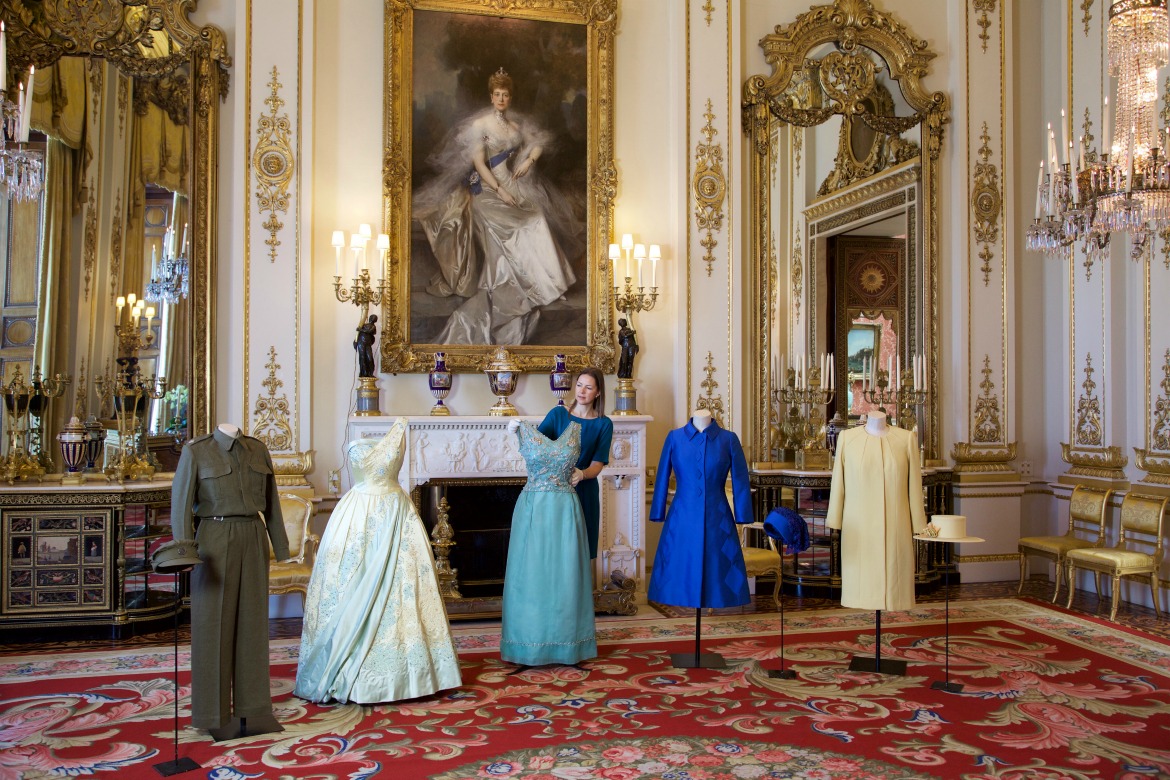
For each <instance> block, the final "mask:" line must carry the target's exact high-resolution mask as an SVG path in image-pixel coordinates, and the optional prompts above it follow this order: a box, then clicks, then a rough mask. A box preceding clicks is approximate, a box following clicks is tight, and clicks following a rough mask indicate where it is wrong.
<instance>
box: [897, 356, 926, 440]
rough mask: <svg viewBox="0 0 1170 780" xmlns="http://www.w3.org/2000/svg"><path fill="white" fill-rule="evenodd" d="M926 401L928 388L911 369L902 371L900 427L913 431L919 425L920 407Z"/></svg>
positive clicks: (899, 391)
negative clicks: (919, 382) (924, 387)
mask: <svg viewBox="0 0 1170 780" xmlns="http://www.w3.org/2000/svg"><path fill="white" fill-rule="evenodd" d="M925 403H926V390H925V389H923V388H922V387H921V386H920V385H919V384H918V382H917V381H916V379H915V376H914V372H913V371H911V370H910V369H908V368H907V369H905V370H903V371H902V376H901V377H899V383H898V427H899V428H903V429H905V430H907V431H912V430H914V429H915V428H917V427H918V409H919V408H920V407H921V406H922V405H923V404H925Z"/></svg>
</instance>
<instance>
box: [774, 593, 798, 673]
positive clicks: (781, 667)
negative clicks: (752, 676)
mask: <svg viewBox="0 0 1170 780" xmlns="http://www.w3.org/2000/svg"><path fill="white" fill-rule="evenodd" d="M776 576H777V577H779V576H780V575H779V574H777V575H776ZM768 677H770V678H772V679H773V680H791V679H794V678H795V677H796V672H794V671H792V670H791V669H786V668H784V588H783V587H781V588H780V668H779V669H769V670H768Z"/></svg>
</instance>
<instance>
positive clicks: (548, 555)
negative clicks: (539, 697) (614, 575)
mask: <svg viewBox="0 0 1170 780" xmlns="http://www.w3.org/2000/svg"><path fill="white" fill-rule="evenodd" d="M588 550H589V542H588V539H587V538H586V535H585V518H584V516H583V515H582V513H581V502H580V501H579V500H578V498H577V494H576V493H574V492H572V491H570V492H567V493H557V492H547V491H533V492H527V491H525V492H522V493H521V494H520V498H519V499H518V500H517V502H516V509H515V511H514V512H513V515H512V532H511V535H510V540H509V542H508V569H507V572H506V574H505V576H504V610H503V611H504V616H503V620H502V626H501V633H500V658H502V659H503V660H505V661H510V662H512V663H515V664H522V665H524V666H539V665H541V664H574V663H577V662H578V661H583V660H585V659H588V658H593V657H595V656H596V655H597V639H596V632H595V627H594V620H593V583H592V576H591V574H590V571H589V552H588Z"/></svg>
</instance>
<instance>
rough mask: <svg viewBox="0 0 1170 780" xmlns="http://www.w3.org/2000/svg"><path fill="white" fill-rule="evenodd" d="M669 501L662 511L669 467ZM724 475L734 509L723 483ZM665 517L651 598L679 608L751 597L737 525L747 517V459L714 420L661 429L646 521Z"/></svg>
mask: <svg viewBox="0 0 1170 780" xmlns="http://www.w3.org/2000/svg"><path fill="white" fill-rule="evenodd" d="M672 471H673V472H674V475H675V483H676V487H675V493H674V499H673V500H672V501H671V502H670V510H669V511H667V510H666V496H667V489H668V485H669V482H670V475H671V472H672ZM728 474H730V475H731V488H732V496H733V498H734V501H735V513H734V514H732V511H731V505H730V504H728V502H727V495H726V493H725V486H726V484H727V477H728ZM664 517H665V519H666V527H665V528H664V529H663V531H662V537H661V539H659V541H658V549H657V551H656V552H655V554H654V571H653V574H652V575H651V578H650V591H649V593H648V595H649V597H650V599H651V600H652V601H656V602H658V603H660V604H673V605H675V606H679V607H733V606H738V605H741V604H747V603H748V602H749V601H750V600H751V595H750V594H749V593H748V587H747V570H746V568H745V567H744V562H743V551H742V550H741V549H740V546H739V533H738V531H737V530H736V527H735V524H736V523H750V522H751V521H752V519H753V512H752V496H751V484H750V481H749V479H748V467H747V459H746V458H745V457H744V454H743V447H742V446H741V445H740V443H739V437H738V436H736V435H735V433H734V432H732V431H729V430H727V429H725V428H721V427H720V426H719V424H718V423H717V422H715V421H714V420H712V421H711V424H710V425H708V426H707V427H706V428H704V429H703V430H702V431H700V430H699V429H698V428H696V427H695V426H694V424H693V423H691V422H688V423H687V424H686V425H684V426H683V427H681V428H677V429H675V430H673V431H671V432H670V433H668V434H666V442H665V443H664V444H663V446H662V456H661V458H660V459H659V462H658V473H657V474H656V475H655V477H654V500H653V502H652V503H651V505H650V520H651V521H652V522H656V521H660V520H662V519H663V518H664Z"/></svg>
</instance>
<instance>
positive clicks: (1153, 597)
mask: <svg viewBox="0 0 1170 780" xmlns="http://www.w3.org/2000/svg"><path fill="white" fill-rule="evenodd" d="M1156 579H1158V575H1157V574H1151V575H1150V576H1149V578H1148V579H1147V580H1146V582H1148V583H1150V601H1152V602H1153V603H1154V615H1155V616H1156V617H1157V618H1158V620H1161V619H1162V608H1161V607H1159V606H1158V588H1157V586H1156V585H1154V581H1155V580H1156Z"/></svg>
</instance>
